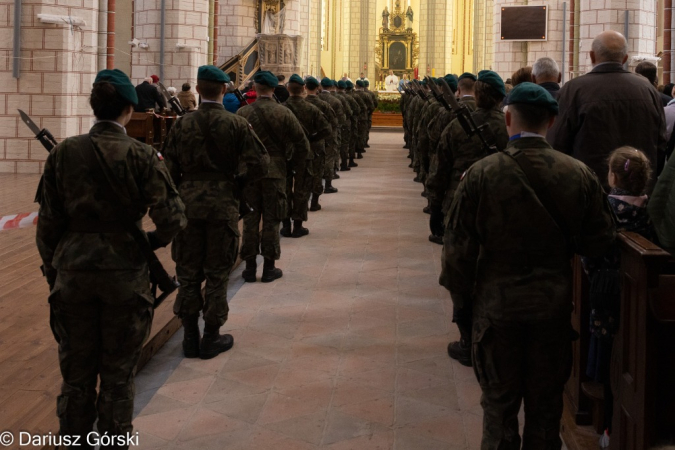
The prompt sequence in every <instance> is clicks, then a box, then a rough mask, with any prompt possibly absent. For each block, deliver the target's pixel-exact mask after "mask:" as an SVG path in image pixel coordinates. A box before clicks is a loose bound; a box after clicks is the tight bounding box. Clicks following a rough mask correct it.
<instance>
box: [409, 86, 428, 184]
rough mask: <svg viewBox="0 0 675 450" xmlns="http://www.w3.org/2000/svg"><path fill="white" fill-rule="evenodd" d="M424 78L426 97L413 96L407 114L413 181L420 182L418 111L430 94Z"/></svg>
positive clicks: (423, 87) (426, 101)
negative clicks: (417, 131) (413, 173)
mask: <svg viewBox="0 0 675 450" xmlns="http://www.w3.org/2000/svg"><path fill="white" fill-rule="evenodd" d="M426 84H427V82H426V80H424V81H422V83H421V85H422V89H423V91H424V93H426V95H427V99H426V100H425V99H423V98H422V95H425V94H422V95H417V96H416V97H415V98H413V100H412V101H411V103H410V108H409V109H410V113H409V114H408V117H409V120H408V128H409V129H410V137H411V144H410V147H411V148H410V149H411V152H412V166H413V170H414V171H415V179H414V181H416V182H419V183H421V182H422V179H421V178H420V167H421V166H420V158H419V153H418V148H417V139H418V136H417V133H416V130H417V123H418V121H419V116H420V112H421V111H422V108H423V107H424V106H425V105H426V104H427V103H429V102H430V101H431V96H430V95H429V92H428V90H427V89H426Z"/></svg>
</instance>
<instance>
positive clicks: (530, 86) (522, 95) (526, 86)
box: [505, 82, 558, 114]
mask: <svg viewBox="0 0 675 450" xmlns="http://www.w3.org/2000/svg"><path fill="white" fill-rule="evenodd" d="M505 103H506V104H507V105H513V104H516V103H518V104H522V105H532V106H542V107H544V108H546V109H547V110H549V111H550V112H552V113H553V114H558V102H557V101H556V100H555V99H554V98H553V97H552V96H551V94H549V92H548V91H547V90H546V89H544V88H543V87H541V86H539V85H538V84H534V83H530V82H524V83H519V84H518V85H517V86H516V87H514V88H513V90H512V91H511V92H510V93H509V96H508V97H507V98H506V102H505Z"/></svg>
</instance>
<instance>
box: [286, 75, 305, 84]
mask: <svg viewBox="0 0 675 450" xmlns="http://www.w3.org/2000/svg"><path fill="white" fill-rule="evenodd" d="M288 82H289V83H298V84H299V85H300V86H304V85H305V80H303V79H302V78H300V75H298V74H297V73H294V74H293V75H291V78H290V79H289V80H288Z"/></svg>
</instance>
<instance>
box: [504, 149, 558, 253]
mask: <svg viewBox="0 0 675 450" xmlns="http://www.w3.org/2000/svg"><path fill="white" fill-rule="evenodd" d="M504 153H506V154H507V155H509V156H510V157H511V158H513V160H514V161H515V162H516V163H517V164H518V166H520V170H522V171H523V173H524V174H525V178H527V181H528V182H529V183H530V187H531V188H532V190H533V191H534V195H535V196H536V197H537V199H539V202H540V203H541V204H542V206H543V207H544V209H545V210H546V212H547V213H548V214H549V215H550V216H551V218H552V219H553V222H555V224H556V225H557V226H558V228H559V229H560V231H562V233H563V236H564V237H565V241H566V242H568V244H569V242H570V240H571V235H570V230H569V227H568V226H567V221H566V220H565V217H564V216H563V215H562V214H561V213H560V210H559V209H558V207H557V205H556V204H555V202H554V201H553V198H551V196H550V192H549V189H548V188H547V187H546V186H545V185H544V180H543V179H542V178H541V177H540V176H539V173H538V172H537V171H536V170H535V169H534V167H532V163H531V162H530V159H529V158H528V157H527V155H526V154H525V153H524V152H523V151H521V150H519V149H517V150H515V151H514V150H513V149H511V148H508V149H506V150H504Z"/></svg>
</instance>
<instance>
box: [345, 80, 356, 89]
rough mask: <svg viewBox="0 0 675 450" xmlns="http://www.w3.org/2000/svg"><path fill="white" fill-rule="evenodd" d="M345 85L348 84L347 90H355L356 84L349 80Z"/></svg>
mask: <svg viewBox="0 0 675 450" xmlns="http://www.w3.org/2000/svg"><path fill="white" fill-rule="evenodd" d="M345 83H346V84H347V89H354V83H352V82H351V81H349V80H347V81H345Z"/></svg>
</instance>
